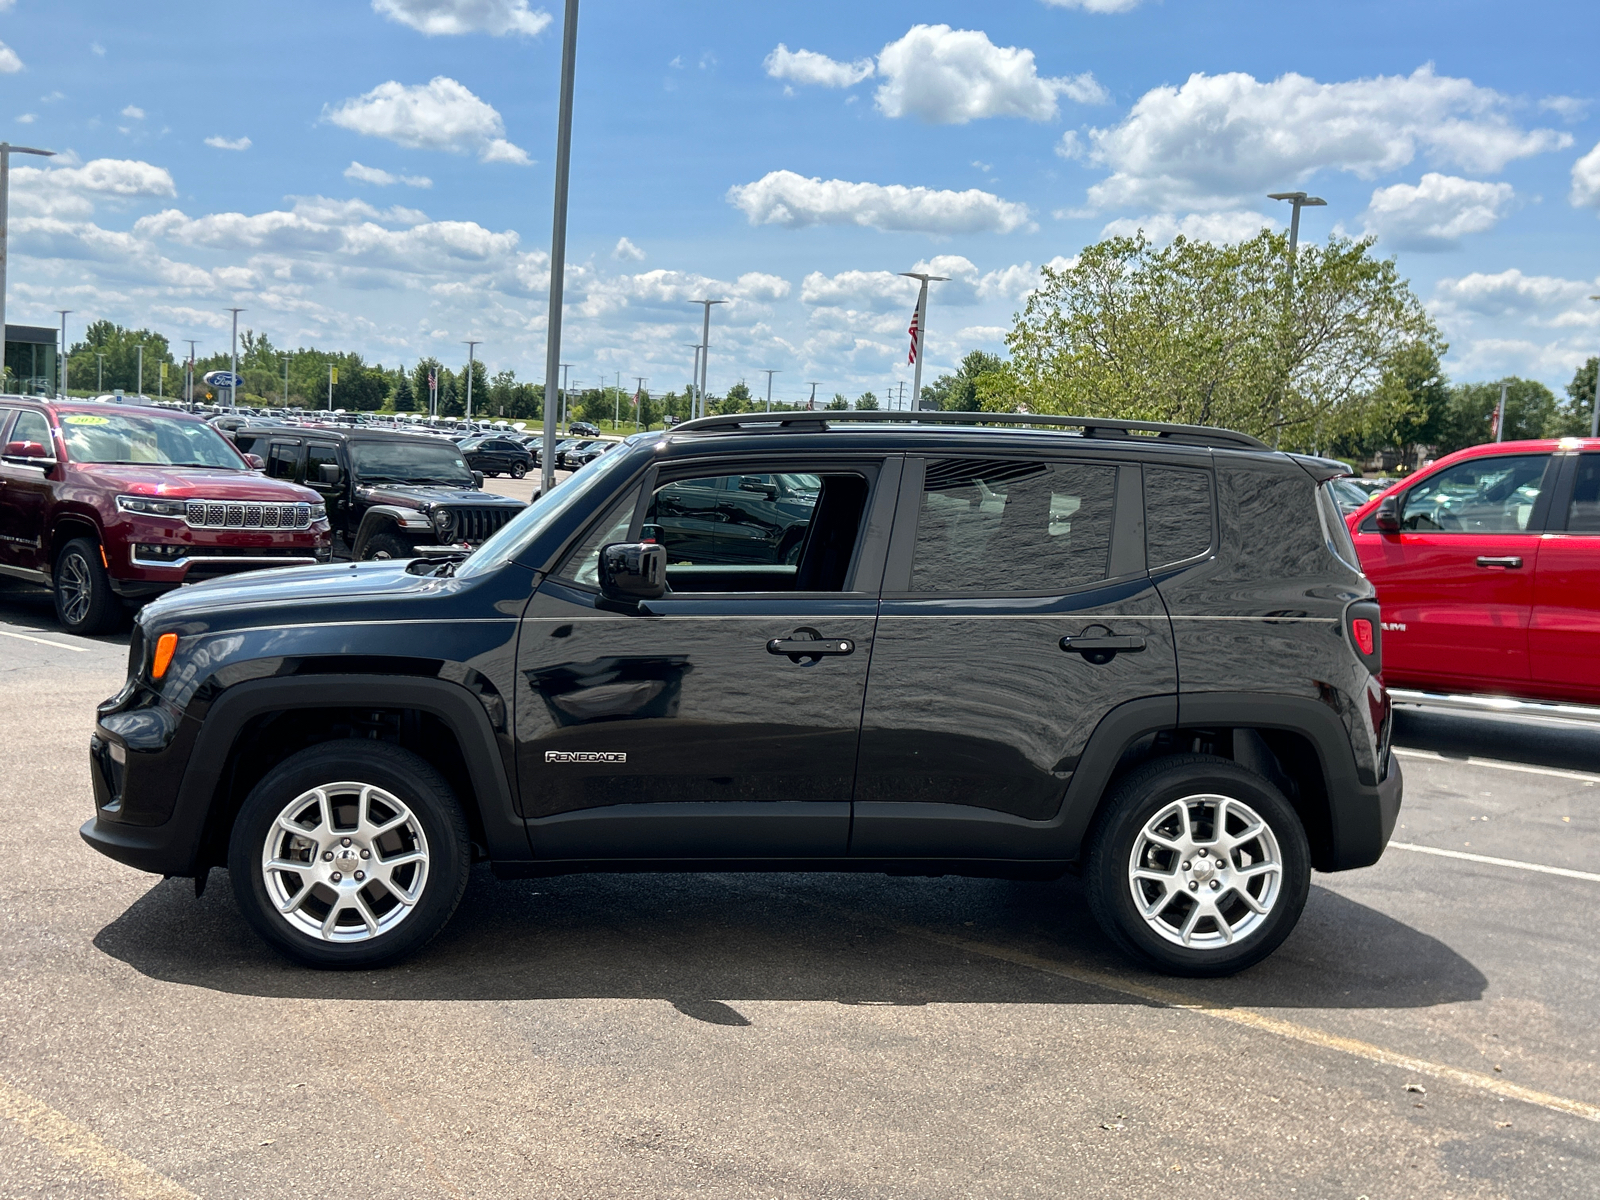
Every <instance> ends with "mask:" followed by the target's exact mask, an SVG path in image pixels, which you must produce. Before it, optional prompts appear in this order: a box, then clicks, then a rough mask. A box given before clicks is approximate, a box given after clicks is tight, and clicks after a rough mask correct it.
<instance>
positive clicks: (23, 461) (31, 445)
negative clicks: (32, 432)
mask: <svg viewBox="0 0 1600 1200" xmlns="http://www.w3.org/2000/svg"><path fill="white" fill-rule="evenodd" d="M4 457H5V458H6V459H7V460H8V461H10V462H14V463H16V464H17V465H18V466H25V467H39V468H42V469H43V470H46V471H48V470H49V469H50V468H51V467H53V466H55V465H56V460H55V459H53V458H51V457H50V452H49V451H48V450H46V449H45V448H44V445H43V444H42V443H40V442H7V443H6V450H5V455H4Z"/></svg>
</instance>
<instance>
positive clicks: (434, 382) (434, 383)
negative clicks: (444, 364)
mask: <svg viewBox="0 0 1600 1200" xmlns="http://www.w3.org/2000/svg"><path fill="white" fill-rule="evenodd" d="M438 386H439V372H437V371H429V372H428V387H429V388H436V387H438Z"/></svg>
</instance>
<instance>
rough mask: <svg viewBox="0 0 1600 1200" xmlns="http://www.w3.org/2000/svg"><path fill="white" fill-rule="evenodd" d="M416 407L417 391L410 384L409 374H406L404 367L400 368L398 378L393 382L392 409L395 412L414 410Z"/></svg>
mask: <svg viewBox="0 0 1600 1200" xmlns="http://www.w3.org/2000/svg"><path fill="white" fill-rule="evenodd" d="M416 407H417V393H416V391H415V390H414V389H413V388H412V386H411V376H410V375H408V374H406V369H405V367H403V366H402V367H401V368H400V372H399V378H398V379H396V380H395V384H394V410H395V412H397V413H408V412H415V411H416Z"/></svg>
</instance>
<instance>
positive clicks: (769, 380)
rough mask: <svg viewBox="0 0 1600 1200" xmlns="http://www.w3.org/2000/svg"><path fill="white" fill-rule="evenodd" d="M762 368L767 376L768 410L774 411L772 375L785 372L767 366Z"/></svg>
mask: <svg viewBox="0 0 1600 1200" xmlns="http://www.w3.org/2000/svg"><path fill="white" fill-rule="evenodd" d="M760 370H761V371H762V372H763V373H764V374H765V375H766V377H767V411H768V412H771V411H772V377H773V376H774V375H781V374H783V372H782V371H770V370H768V369H767V368H766V367H761V368H760Z"/></svg>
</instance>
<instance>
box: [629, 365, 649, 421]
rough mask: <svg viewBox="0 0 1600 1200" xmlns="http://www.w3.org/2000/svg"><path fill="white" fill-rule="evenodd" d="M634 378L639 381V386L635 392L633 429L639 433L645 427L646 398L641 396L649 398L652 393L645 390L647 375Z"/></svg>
mask: <svg viewBox="0 0 1600 1200" xmlns="http://www.w3.org/2000/svg"><path fill="white" fill-rule="evenodd" d="M634 378H635V379H637V380H638V381H639V387H638V389H637V390H636V391H635V392H634V393H633V431H634V432H635V433H638V432H639V430H641V429H643V428H644V400H643V399H641V397H645V398H648V396H649V395H650V393H649V392H646V391H645V390H644V381H645V377H644V376H643V375H636V376H634Z"/></svg>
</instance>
